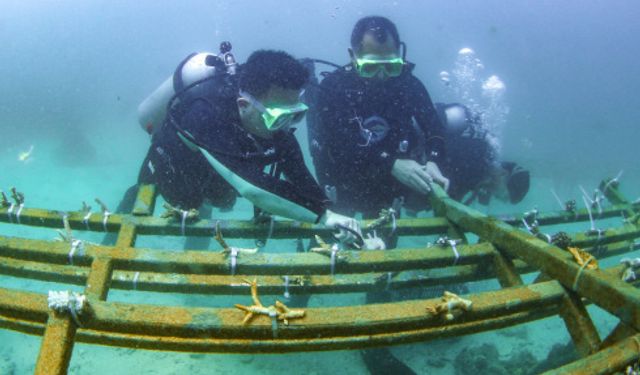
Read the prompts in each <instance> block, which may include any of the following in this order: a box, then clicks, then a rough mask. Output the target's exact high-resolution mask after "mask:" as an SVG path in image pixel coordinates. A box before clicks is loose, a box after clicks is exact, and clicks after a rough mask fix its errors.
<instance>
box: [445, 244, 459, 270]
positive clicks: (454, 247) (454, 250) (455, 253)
mask: <svg viewBox="0 0 640 375" xmlns="http://www.w3.org/2000/svg"><path fill="white" fill-rule="evenodd" d="M448 242H449V245H450V246H451V250H453V255H455V257H456V258H455V259H454V261H453V265H454V266H455V265H456V264H457V263H458V259H460V253H458V249H457V248H456V241H455V240H449V241H448Z"/></svg>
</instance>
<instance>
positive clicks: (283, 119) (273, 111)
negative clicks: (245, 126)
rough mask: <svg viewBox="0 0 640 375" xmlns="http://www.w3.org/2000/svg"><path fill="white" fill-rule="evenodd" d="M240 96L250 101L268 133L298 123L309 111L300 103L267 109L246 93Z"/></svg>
mask: <svg viewBox="0 0 640 375" xmlns="http://www.w3.org/2000/svg"><path fill="white" fill-rule="evenodd" d="M240 96H242V97H243V98H245V99H247V100H248V101H250V102H251V104H252V105H253V106H254V107H255V108H256V109H257V110H258V111H260V113H261V114H262V120H263V121H264V126H266V127H267V129H268V130H270V131H276V130H280V129H284V128H287V127H289V126H291V125H293V124H295V123H297V122H300V121H301V120H302V119H303V118H304V115H305V114H306V113H307V110H309V107H307V105H306V104H304V103H302V102H298V103H297V104H294V105H288V106H280V107H267V106H265V105H264V104H262V103H261V102H260V101H259V100H258V99H256V98H254V97H253V95H251V94H249V93H247V92H246V91H240Z"/></svg>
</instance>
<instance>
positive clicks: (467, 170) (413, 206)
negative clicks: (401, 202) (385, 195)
mask: <svg viewBox="0 0 640 375" xmlns="http://www.w3.org/2000/svg"><path fill="white" fill-rule="evenodd" d="M435 107H436V111H437V113H438V116H439V117H440V120H441V122H442V124H444V126H445V134H444V140H445V142H444V143H445V155H446V156H445V158H444V160H443V163H442V171H443V172H444V173H445V174H446V175H447V176H449V180H450V185H449V191H448V194H449V196H450V197H451V198H453V199H455V200H457V201H460V202H462V203H464V204H466V205H468V204H471V203H472V202H473V201H475V200H477V201H478V203H480V204H482V205H485V206H486V205H488V204H489V201H490V200H491V198H492V197H495V198H497V199H499V200H501V201H504V202H509V203H511V204H517V203H519V202H520V201H522V199H524V197H525V195H526V194H527V192H528V191H529V183H530V176H529V171H527V170H525V169H524V168H522V167H521V166H519V165H517V164H516V163H514V162H506V161H498V160H496V159H497V155H496V152H495V147H494V146H493V145H492V143H491V140H490V137H489V132H488V130H487V129H486V127H485V126H484V125H483V124H482V120H481V117H480V115H479V114H477V113H474V112H473V111H471V110H470V109H469V108H468V107H466V106H464V105H462V104H459V103H449V104H444V103H435ZM405 208H406V209H407V211H408V212H409V213H410V214H411V215H414V214H415V213H416V212H417V211H420V210H422V209H427V208H429V206H428V204H427V202H426V200H425V199H424V198H423V197H416V196H415V195H414V196H409V197H408V199H407V200H406V201H405Z"/></svg>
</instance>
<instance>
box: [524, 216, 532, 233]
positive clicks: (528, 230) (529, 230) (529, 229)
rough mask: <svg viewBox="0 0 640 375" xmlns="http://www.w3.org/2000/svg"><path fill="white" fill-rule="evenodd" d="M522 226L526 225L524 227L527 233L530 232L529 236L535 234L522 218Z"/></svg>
mask: <svg viewBox="0 0 640 375" xmlns="http://www.w3.org/2000/svg"><path fill="white" fill-rule="evenodd" d="M522 224H524V227H525V228H526V229H527V232H529V234H533V232H532V231H531V227H530V226H529V224H527V220H525V218H522Z"/></svg>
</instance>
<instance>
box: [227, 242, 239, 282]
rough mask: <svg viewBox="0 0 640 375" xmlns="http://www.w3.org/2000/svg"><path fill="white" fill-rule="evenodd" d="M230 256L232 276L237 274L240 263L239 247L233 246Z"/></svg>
mask: <svg viewBox="0 0 640 375" xmlns="http://www.w3.org/2000/svg"><path fill="white" fill-rule="evenodd" d="M229 257H230V258H231V259H230V261H231V276H233V275H235V274H236V266H237V264H238V249H236V248H235V247H232V248H231V253H230V254H229Z"/></svg>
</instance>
